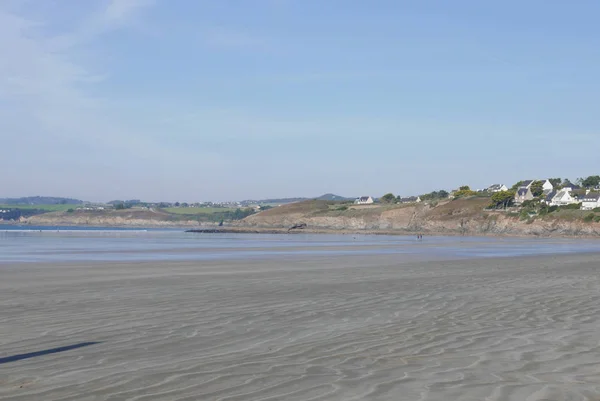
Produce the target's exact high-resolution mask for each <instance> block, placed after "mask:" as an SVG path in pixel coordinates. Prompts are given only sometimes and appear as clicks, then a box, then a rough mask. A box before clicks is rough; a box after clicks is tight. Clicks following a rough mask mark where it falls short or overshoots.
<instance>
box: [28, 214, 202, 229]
mask: <svg viewBox="0 0 600 401" xmlns="http://www.w3.org/2000/svg"><path fill="white" fill-rule="evenodd" d="M19 223H20V224H28V225H39V226H90V227H165V228H168V227H173V228H176V227H198V226H199V225H200V223H199V222H198V220H193V219H190V218H189V217H187V216H177V215H173V214H170V213H164V212H161V211H156V210H102V211H76V212H72V213H68V212H51V213H44V214H39V215H35V216H31V217H27V218H22V219H20V221H19Z"/></svg>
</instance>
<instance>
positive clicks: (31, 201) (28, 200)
mask: <svg viewBox="0 0 600 401" xmlns="http://www.w3.org/2000/svg"><path fill="white" fill-rule="evenodd" d="M82 203H83V201H81V200H79V199H71V198H57V197H53V196H26V197H23V198H0V204H2V205H81V204H82Z"/></svg>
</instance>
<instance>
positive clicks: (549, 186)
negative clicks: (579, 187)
mask: <svg viewBox="0 0 600 401" xmlns="http://www.w3.org/2000/svg"><path fill="white" fill-rule="evenodd" d="M542 188H543V189H544V191H552V190H553V189H554V185H552V183H551V182H550V181H548V180H546V181H544V185H542Z"/></svg>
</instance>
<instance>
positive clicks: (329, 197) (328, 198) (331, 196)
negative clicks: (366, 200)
mask: <svg viewBox="0 0 600 401" xmlns="http://www.w3.org/2000/svg"><path fill="white" fill-rule="evenodd" d="M315 199H316V200H326V201H348V200H354V199H356V198H345V197H343V196H340V195H334V194H325V195H321V196H319V197H318V198H315Z"/></svg>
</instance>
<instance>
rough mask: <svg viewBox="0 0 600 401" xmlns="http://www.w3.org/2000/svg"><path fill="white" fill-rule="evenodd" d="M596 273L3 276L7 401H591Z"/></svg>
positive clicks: (340, 268)
mask: <svg viewBox="0 0 600 401" xmlns="http://www.w3.org/2000/svg"><path fill="white" fill-rule="evenodd" d="M597 258H598V257H597V256H594V255H588V256H562V257H558V258H524V259H488V260H471V261H451V262H406V261H403V260H402V257H401V256H369V257H366V256H365V257H360V258H356V257H354V258H350V257H331V258H327V257H320V258H306V259H301V258H297V259H295V260H293V261H286V260H268V261H256V260H255V261H247V262H242V261H234V262H227V263H226V262H211V263H203V262H189V263H183V262H181V263H169V264H168V265H166V264H160V263H146V262H144V263H137V264H91V265H87V266H83V265H68V266H59V265H45V266H40V265H22V266H20V267H16V268H0V269H2V270H1V273H0V274H2V280H0V281H1V283H0V307H1V308H0V327H1V330H0V333H1V334H2V335H1V337H0V350H1V352H2V353H1V354H0V359H1V358H6V357H9V356H14V355H25V354H27V353H30V352H34V351H41V350H44V349H51V348H55V347H61V346H66V345H69V344H77V343H82V342H98V344H94V345H89V346H85V347H81V348H78V349H73V350H69V351H65V352H57V353H53V354H48V355H43V356H36V357H30V358H24V359H22V360H18V361H9V362H6V361H5V362H0V399H3V400H4V399H6V400H23V401H25V400H27V401H30V400H61V401H67V400H73V401H75V400H77V401H85V400H94V401H97V400H129V401H153V400H172V401H175V400H177V401H183V400H190V401H191V400H215V401H217V400H218V401H247V400H477V401H482V400H487V401H494V400H498V401H499V400H518V401H524V400H527V401H535V400H539V401H541V400H552V401H559V400H599V399H600V337H599V333H600V314H599V312H600V282H599V280H598V277H597V270H598V267H599V266H600V265H599V263H598V262H597Z"/></svg>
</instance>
